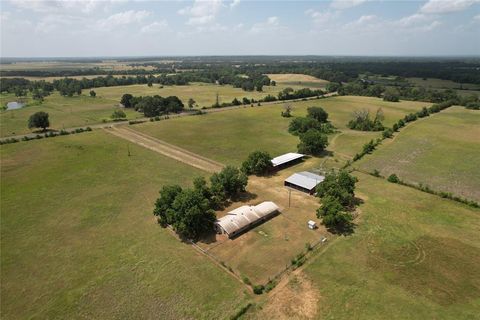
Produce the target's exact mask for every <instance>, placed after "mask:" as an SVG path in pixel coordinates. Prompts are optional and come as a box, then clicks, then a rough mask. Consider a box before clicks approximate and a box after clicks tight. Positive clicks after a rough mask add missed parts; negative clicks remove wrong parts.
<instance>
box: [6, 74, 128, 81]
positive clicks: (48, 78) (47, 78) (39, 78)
mask: <svg viewBox="0 0 480 320" xmlns="http://www.w3.org/2000/svg"><path fill="white" fill-rule="evenodd" d="M106 76H107V75H105V74H95V75H84V76H68V77H67V78H70V79H77V80H82V79H83V78H87V79H93V78H98V77H106ZM135 76H136V75H128V74H125V75H122V74H114V75H112V77H114V78H121V77H135ZM1 78H5V79H8V78H24V79H27V80H30V81H41V80H44V81H47V82H53V80H61V79H65V78H66V77H31V76H26V77H18V76H7V77H1Z"/></svg>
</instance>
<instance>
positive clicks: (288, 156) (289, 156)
mask: <svg viewBox="0 0 480 320" xmlns="http://www.w3.org/2000/svg"><path fill="white" fill-rule="evenodd" d="M304 156H305V155H303V154H300V153H294V152H289V153H285V154H282V155H281V156H278V157H275V158H273V159H272V164H273V166H274V167H276V166H279V165H281V164H284V163H287V162H290V161H293V160H297V159H300V158H303V157H304Z"/></svg>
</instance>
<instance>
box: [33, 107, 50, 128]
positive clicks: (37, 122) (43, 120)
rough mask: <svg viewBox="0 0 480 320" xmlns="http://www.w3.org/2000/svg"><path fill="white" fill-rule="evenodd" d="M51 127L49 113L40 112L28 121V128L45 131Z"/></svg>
mask: <svg viewBox="0 0 480 320" xmlns="http://www.w3.org/2000/svg"><path fill="white" fill-rule="evenodd" d="M48 127H50V120H49V119H48V113H46V112H43V111H39V112H35V113H34V114H32V115H31V116H30V118H29V119H28V128H29V129H32V128H42V129H43V131H45V130H46V129H47V128H48Z"/></svg>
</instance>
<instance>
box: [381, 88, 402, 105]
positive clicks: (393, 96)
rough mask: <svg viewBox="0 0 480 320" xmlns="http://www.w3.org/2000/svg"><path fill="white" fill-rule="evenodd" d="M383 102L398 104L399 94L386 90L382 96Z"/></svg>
mask: <svg viewBox="0 0 480 320" xmlns="http://www.w3.org/2000/svg"><path fill="white" fill-rule="evenodd" d="M383 100H384V101H390V102H398V101H400V93H399V92H398V90H397V89H394V88H387V89H386V90H385V93H384V94H383Z"/></svg>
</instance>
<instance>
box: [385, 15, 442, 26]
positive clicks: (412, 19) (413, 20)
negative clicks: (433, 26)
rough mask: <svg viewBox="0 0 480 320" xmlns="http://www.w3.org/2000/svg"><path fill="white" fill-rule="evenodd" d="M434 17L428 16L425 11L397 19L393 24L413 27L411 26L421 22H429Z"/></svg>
mask: <svg viewBox="0 0 480 320" xmlns="http://www.w3.org/2000/svg"><path fill="white" fill-rule="evenodd" d="M432 18H433V17H432V16H427V15H425V14H423V13H414V14H412V15H410V16H407V17H403V18H401V19H399V20H397V21H395V22H394V23H393V24H394V25H396V26H399V27H411V26H415V25H418V24H419V23H424V22H427V21H429V20H431V19H432Z"/></svg>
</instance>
